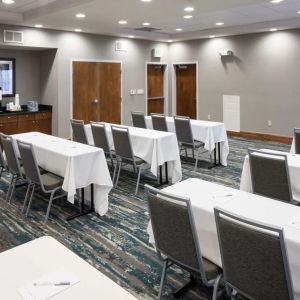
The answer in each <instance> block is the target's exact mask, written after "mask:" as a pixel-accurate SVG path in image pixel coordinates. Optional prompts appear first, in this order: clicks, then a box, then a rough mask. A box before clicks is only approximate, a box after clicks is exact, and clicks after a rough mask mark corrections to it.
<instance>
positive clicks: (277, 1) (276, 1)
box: [270, 0, 284, 4]
mask: <svg viewBox="0 0 300 300" xmlns="http://www.w3.org/2000/svg"><path fill="white" fill-rule="evenodd" d="M282 1H284V0H271V1H270V3H273V4H276V3H280V2H282Z"/></svg>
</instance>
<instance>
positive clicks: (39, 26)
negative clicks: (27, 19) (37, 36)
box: [34, 24, 44, 28]
mask: <svg viewBox="0 0 300 300" xmlns="http://www.w3.org/2000/svg"><path fill="white" fill-rule="evenodd" d="M34 27H36V28H43V27H44V26H43V25H42V24H35V25H34Z"/></svg>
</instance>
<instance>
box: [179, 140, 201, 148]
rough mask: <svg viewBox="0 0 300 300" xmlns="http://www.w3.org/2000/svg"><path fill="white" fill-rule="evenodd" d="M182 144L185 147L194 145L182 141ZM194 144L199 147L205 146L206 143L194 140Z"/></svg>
mask: <svg viewBox="0 0 300 300" xmlns="http://www.w3.org/2000/svg"><path fill="white" fill-rule="evenodd" d="M181 145H182V146H184V147H188V148H193V145H191V144H185V143H181ZM194 145H195V148H196V149H198V148H201V147H203V146H204V145H205V144H204V143H203V142H200V141H197V140H194Z"/></svg>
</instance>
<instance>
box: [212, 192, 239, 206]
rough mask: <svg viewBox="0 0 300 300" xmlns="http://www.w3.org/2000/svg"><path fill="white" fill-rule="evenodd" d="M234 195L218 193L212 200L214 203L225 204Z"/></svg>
mask: <svg viewBox="0 0 300 300" xmlns="http://www.w3.org/2000/svg"><path fill="white" fill-rule="evenodd" d="M233 196H234V195H233V194H232V193H224V192H220V193H217V194H215V195H213V196H212V200H213V201H214V202H215V203H218V204H223V203H226V202H227V201H228V200H229V199H230V198H232V197H233Z"/></svg>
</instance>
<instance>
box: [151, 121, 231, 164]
mask: <svg viewBox="0 0 300 300" xmlns="http://www.w3.org/2000/svg"><path fill="white" fill-rule="evenodd" d="M166 119H167V126H168V130H169V132H176V131H175V124H174V118H172V117H166ZM146 126H147V128H149V129H153V126H152V120H151V116H146ZM191 126H192V131H193V136H194V139H195V140H198V141H201V142H203V143H204V144H205V145H204V148H205V149H206V150H208V151H209V153H212V152H213V151H214V149H215V147H216V143H221V149H220V150H221V164H222V165H223V166H227V157H228V154H229V144H228V138H227V132H226V129H225V124H224V123H219V122H211V121H202V120H191Z"/></svg>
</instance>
